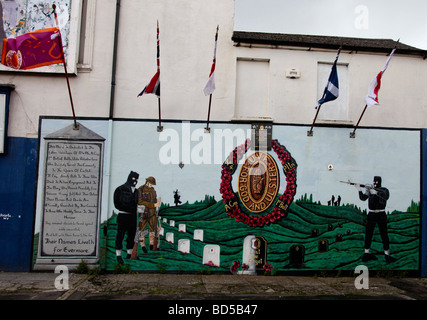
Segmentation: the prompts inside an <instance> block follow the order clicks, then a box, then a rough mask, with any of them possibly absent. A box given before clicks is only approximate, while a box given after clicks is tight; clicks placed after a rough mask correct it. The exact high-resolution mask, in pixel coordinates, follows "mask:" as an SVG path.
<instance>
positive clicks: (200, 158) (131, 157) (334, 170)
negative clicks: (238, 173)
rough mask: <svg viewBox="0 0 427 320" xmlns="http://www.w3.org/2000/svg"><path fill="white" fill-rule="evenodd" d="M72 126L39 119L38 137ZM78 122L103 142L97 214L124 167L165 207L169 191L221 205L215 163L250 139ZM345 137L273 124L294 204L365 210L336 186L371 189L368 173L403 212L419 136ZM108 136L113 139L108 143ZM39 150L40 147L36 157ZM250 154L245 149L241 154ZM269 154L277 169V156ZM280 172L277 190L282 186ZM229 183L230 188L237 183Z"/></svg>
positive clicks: (241, 134) (242, 127)
mask: <svg viewBox="0 0 427 320" xmlns="http://www.w3.org/2000/svg"><path fill="white" fill-rule="evenodd" d="M71 123H72V121H70V120H53V119H45V120H43V124H42V131H41V136H42V137H43V136H45V135H47V134H49V133H52V132H55V131H56V130H59V129H61V128H63V127H65V126H66V125H69V124H71ZM81 123H82V124H83V125H84V126H86V127H88V128H89V129H91V130H93V131H94V132H96V133H98V134H99V135H101V136H103V137H105V138H106V145H105V157H104V176H105V177H106V178H105V179H104V186H103V210H102V211H103V214H105V213H106V212H107V210H108V211H109V212H110V214H111V211H113V210H115V208H114V206H113V204H112V196H111V194H110V193H111V192H109V191H108V190H109V189H110V191H111V190H113V191H114V189H115V188H116V187H117V186H119V185H120V184H122V183H124V182H125V181H126V178H127V176H128V174H129V172H130V171H131V170H132V171H136V172H138V173H139V174H140V179H139V184H138V185H142V184H144V183H145V178H147V177H149V176H154V177H155V178H156V180H157V185H156V190H157V194H158V196H160V197H161V198H162V201H163V202H164V203H169V204H171V205H173V203H174V191H176V190H178V191H179V194H180V196H181V201H183V202H186V201H188V202H189V203H193V202H194V201H199V200H203V199H204V197H205V195H210V196H214V197H215V199H216V200H220V199H221V194H220V191H219V188H220V183H221V165H222V163H223V161H224V160H225V158H226V157H227V156H228V154H229V153H230V152H231V151H232V150H233V149H234V148H235V147H236V146H238V145H240V144H242V143H243V142H244V141H245V139H246V138H251V136H250V125H249V124H233V125H230V124H220V123H214V124H212V125H211V134H205V133H204V126H205V124H204V123H190V122H173V123H165V124H164V127H165V129H164V131H163V133H158V132H157V123H156V122H148V121H147V122H145V121H143V122H140V121H115V122H114V123H111V124H110V127H109V123H108V121H96V120H92V121H81ZM349 132H350V130H349V129H348V130H346V129H343V128H321V127H320V128H315V129H314V135H313V137H307V128H306V127H305V126H285V125H275V126H274V127H273V139H278V140H279V142H280V143H281V144H282V145H284V146H285V147H286V148H287V150H288V151H289V152H290V153H291V154H292V157H293V158H294V159H295V160H296V162H297V163H298V172H297V193H296V196H295V199H299V198H300V197H301V196H303V195H304V194H307V195H310V194H312V195H313V200H314V201H320V202H321V203H322V204H324V205H327V202H328V201H329V200H330V199H331V198H332V196H334V197H335V198H336V199H337V198H338V196H340V197H341V204H345V203H351V204H355V205H357V206H359V207H361V208H362V209H365V208H366V206H367V204H366V203H365V202H362V201H360V200H359V197H358V193H357V190H356V189H355V188H354V187H353V186H350V185H347V184H343V183H340V181H347V180H351V181H353V182H358V183H362V184H371V183H372V179H373V177H374V176H381V177H382V179H383V186H385V187H387V188H388V189H389V190H390V200H389V201H388V203H387V208H386V210H387V211H390V212H391V211H393V210H401V211H405V210H406V209H407V207H408V206H409V205H410V204H411V201H412V200H414V201H415V202H418V201H420V194H419V186H420V163H419V161H420V160H419V159H420V156H419V152H420V151H419V139H420V138H419V136H420V134H419V131H417V130H392V129H389V130H386V129H383V130H381V129H365V128H363V129H359V130H358V131H357V137H356V138H355V139H350V138H349ZM111 136H112V137H113V140H112V141H109V140H110V137H111ZM43 152H44V143H42V145H41V149H40V155H43V154H44V153H43ZM176 153H178V154H176ZM252 153H253V151H252V150H249V151H248V152H247V156H250V155H251V154H252ZM270 154H271V155H272V156H273V158H274V159H275V160H276V162H277V163H278V164H280V161H279V160H278V158H277V155H276V154H275V153H274V152H272V151H271V152H270ZM111 159H113V160H112V161H111ZM244 160H245V158H243V159H242V160H241V161H242V163H243V161H244ZM110 161H111V162H110ZM180 163H181V165H180ZM182 165H183V166H182ZM238 170H240V168H239V169H238ZM280 171H282V170H280ZM281 174H282V176H281V177H280V180H281V187H280V189H279V193H282V192H283V191H284V189H285V177H284V175H283V172H282V173H281ZM41 176H42V166H40V167H39V177H41ZM232 183H233V190H237V178H236V179H233V181H232ZM38 201H39V199H38ZM107 208H108V209H107Z"/></svg>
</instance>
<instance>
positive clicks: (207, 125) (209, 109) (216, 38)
mask: <svg viewBox="0 0 427 320" xmlns="http://www.w3.org/2000/svg"><path fill="white" fill-rule="evenodd" d="M218 30H219V25H217V26H216V34H215V42H216V41H217V40H218ZM214 59H215V57H214ZM211 105H212V93H211V94H210V95H209V107H208V119H207V121H206V128H205V132H206V133H209V132H211V129H210V128H209V118H210V115H211Z"/></svg>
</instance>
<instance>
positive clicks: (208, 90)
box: [203, 27, 219, 96]
mask: <svg viewBox="0 0 427 320" xmlns="http://www.w3.org/2000/svg"><path fill="white" fill-rule="evenodd" d="M218 28H219V27H217V29H216V35H215V47H214V57H213V62H212V67H211V72H210V74H209V80H208V82H207V83H206V85H205V87H204V89H203V92H204V94H205V96H208V95H210V94H212V93H213V92H214V91H215V65H216V47H217V43H218Z"/></svg>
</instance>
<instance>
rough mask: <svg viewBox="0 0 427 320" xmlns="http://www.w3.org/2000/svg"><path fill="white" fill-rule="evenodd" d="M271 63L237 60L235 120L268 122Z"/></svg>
mask: <svg viewBox="0 0 427 320" xmlns="http://www.w3.org/2000/svg"><path fill="white" fill-rule="evenodd" d="M269 74H270V61H269V60H266V59H243V58H239V59H237V72H236V104H235V110H234V118H233V120H252V119H259V120H263V119H265V120H268V119H270V120H271V118H270V117H269V110H268V109H269V108H268V107H269V98H268V96H269V77H270V76H269Z"/></svg>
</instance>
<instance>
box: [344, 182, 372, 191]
mask: <svg viewBox="0 0 427 320" xmlns="http://www.w3.org/2000/svg"><path fill="white" fill-rule="evenodd" d="M340 182H341V183H346V184H349V185H351V186H355V185H359V186H360V187H362V188H365V189H366V190H368V191H369V190H370V189H374V186H373V185H372V184H360V183H356V182H351V181H350V180H348V181H340Z"/></svg>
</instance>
